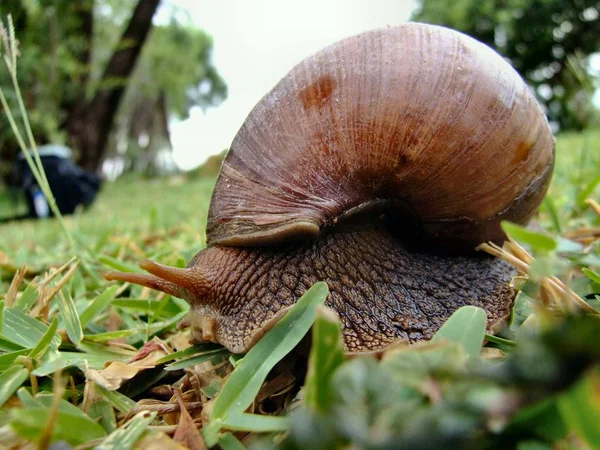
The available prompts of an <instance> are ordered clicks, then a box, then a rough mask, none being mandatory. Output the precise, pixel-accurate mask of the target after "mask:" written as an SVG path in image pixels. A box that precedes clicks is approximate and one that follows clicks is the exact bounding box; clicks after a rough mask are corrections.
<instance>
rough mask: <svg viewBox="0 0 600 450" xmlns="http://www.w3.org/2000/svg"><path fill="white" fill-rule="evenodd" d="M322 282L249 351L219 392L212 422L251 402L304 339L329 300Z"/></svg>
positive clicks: (325, 286)
mask: <svg viewBox="0 0 600 450" xmlns="http://www.w3.org/2000/svg"><path fill="white" fill-rule="evenodd" d="M327 294H328V289H327V285H326V284H325V283H323V282H320V283H316V284H315V285H314V286H313V287H311V288H310V289H309V290H308V291H307V292H306V293H305V294H304V295H303V296H302V297H301V298H300V300H298V302H297V303H296V304H295V305H294V306H293V307H292V308H291V309H290V311H289V312H288V313H287V314H286V315H285V316H284V317H283V318H282V319H281V320H280V321H279V322H278V323H277V324H276V325H275V326H274V327H273V328H272V329H271V330H269V331H268V332H267V333H266V334H265V335H264V336H263V337H262V339H261V340H260V341H258V342H257V343H256V345H254V347H252V349H250V351H249V352H248V354H247V355H246V356H245V357H244V358H243V359H242V360H241V361H240V362H239V363H238V365H237V367H236V368H235V370H234V371H233V373H232V374H231V376H230V377H229V379H228V380H227V383H225V385H224V386H223V388H222V389H221V392H219V394H218V396H217V399H216V401H215V404H214V406H213V410H212V414H211V420H215V421H224V420H225V418H226V417H227V416H228V415H231V414H235V413H242V412H243V411H245V410H246V408H247V407H248V406H249V405H250V404H251V403H252V401H253V400H254V398H255V397H256V394H257V393H258V391H259V390H260V387H261V386H262V384H263V382H264V380H265V378H266V377H267V375H268V374H269V372H270V371H271V369H272V368H273V366H275V364H277V362H278V361H280V360H281V358H283V357H284V356H285V355H287V354H288V353H289V352H290V351H291V350H292V349H293V348H294V347H295V346H296V345H297V344H298V343H299V342H300V340H301V339H302V338H303V337H304V335H305V334H306V332H307V331H308V330H309V329H310V327H311V325H312V323H313V322H314V320H315V316H316V311H317V307H318V306H320V305H322V304H323V303H324V302H325V299H326V298H327Z"/></svg>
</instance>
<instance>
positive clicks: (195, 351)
mask: <svg viewBox="0 0 600 450" xmlns="http://www.w3.org/2000/svg"><path fill="white" fill-rule="evenodd" d="M222 348H223V346H221V345H219V344H213V343H208V344H200V345H192V346H191V347H188V348H186V349H185V350H180V351H178V352H174V353H170V354H168V355H165V356H163V357H162V358H160V359H159V360H157V361H156V364H157V365H158V364H164V363H166V362H169V361H173V360H174V359H177V358H184V357H188V356H196V355H199V354H201V353H204V352H207V351H209V350H217V349H222Z"/></svg>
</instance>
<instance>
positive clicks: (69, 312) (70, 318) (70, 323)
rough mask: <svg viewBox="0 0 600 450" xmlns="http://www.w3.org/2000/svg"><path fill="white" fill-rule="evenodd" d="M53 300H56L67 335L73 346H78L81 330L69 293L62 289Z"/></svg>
mask: <svg viewBox="0 0 600 450" xmlns="http://www.w3.org/2000/svg"><path fill="white" fill-rule="evenodd" d="M55 298H56V299H57V303H58V309H59V311H60V315H61V318H62V320H63V322H64V324H65V328H66V329H67V335H68V336H69V339H70V340H71V342H72V343H73V344H75V345H78V344H79V343H80V342H81V340H82V339H83V330H82V329H81V322H79V315H78V314H77V308H76V307H75V303H74V302H73V299H72V298H71V293H70V292H69V291H68V290H67V289H64V288H63V289H61V291H60V293H59V295H58V296H57V297H55Z"/></svg>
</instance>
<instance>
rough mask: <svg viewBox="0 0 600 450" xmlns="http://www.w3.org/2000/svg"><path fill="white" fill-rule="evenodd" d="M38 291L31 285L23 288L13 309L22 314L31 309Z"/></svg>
mask: <svg viewBox="0 0 600 450" xmlns="http://www.w3.org/2000/svg"><path fill="white" fill-rule="evenodd" d="M38 296H39V294H38V291H37V289H36V287H35V285H34V284H33V283H30V284H29V286H27V287H26V288H25V290H24V291H23V293H22V294H21V296H20V297H19V298H18V299H17V301H16V302H15V304H14V306H13V307H14V308H16V309H20V310H21V311H23V312H27V311H29V310H30V309H31V307H32V306H33V305H35V302H36V301H37V299H38Z"/></svg>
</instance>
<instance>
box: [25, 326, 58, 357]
mask: <svg viewBox="0 0 600 450" xmlns="http://www.w3.org/2000/svg"><path fill="white" fill-rule="evenodd" d="M57 328H58V320H57V319H54V320H53V321H52V323H51V324H50V326H49V327H48V330H47V331H46V332H45V333H44V335H43V336H42V338H41V339H40V341H39V342H38V343H37V345H36V346H35V347H34V348H33V349H32V350H31V353H29V357H30V358H33V359H39V358H42V357H43V356H44V355H45V354H46V352H47V351H48V349H49V348H50V344H52V339H53V338H54V335H55V334H56V329H57Z"/></svg>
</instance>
